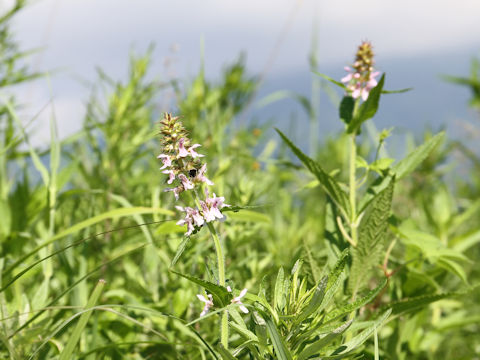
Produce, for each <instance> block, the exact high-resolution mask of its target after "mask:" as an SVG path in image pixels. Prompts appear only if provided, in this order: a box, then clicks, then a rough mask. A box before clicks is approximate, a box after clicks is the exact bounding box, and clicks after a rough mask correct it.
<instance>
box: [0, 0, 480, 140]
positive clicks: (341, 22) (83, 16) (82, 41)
mask: <svg viewBox="0 0 480 360" xmlns="http://www.w3.org/2000/svg"><path fill="white" fill-rule="evenodd" d="M11 3H13V0H2V2H1V3H0V10H2V6H3V8H4V9H5V8H6V7H8V6H9V4H11ZM478 14H480V1H478V0H461V1H458V0H457V1H450V0H437V1H433V0H424V1H421V0H416V1H412V0H404V1H402V2H398V1H387V0H365V1H353V0H350V1H341V0H336V1H326V0H325V1H323V0H303V1H293V0H291V1H287V0H262V1H259V0H256V1H252V0H243V1H226V0H223V1H222V0H215V1H213V0H205V1H186V0H176V1H163V0H156V1H154V0H150V1H147V0H135V1H133V0H130V1H127V0H37V1H34V2H33V4H32V5H31V6H29V7H28V8H27V9H25V10H24V11H23V12H22V13H21V14H19V16H18V17H17V19H16V21H15V23H14V29H15V33H16V36H17V40H18V41H19V42H20V44H21V47H22V48H23V49H28V48H32V47H43V49H44V50H43V51H42V52H40V53H38V54H37V55H35V56H34V57H33V58H32V66H33V67H34V68H35V69H37V70H46V69H61V70H60V72H58V73H57V74H56V75H54V76H53V77H52V78H51V79H50V80H43V81H39V82H37V83H36V84H35V85H31V86H30V88H29V89H28V91H27V92H26V94H27V95H28V99H27V101H28V103H29V106H30V109H31V114H34V113H35V112H36V111H38V110H39V109H40V108H41V107H42V106H43V105H44V104H45V103H46V102H48V99H49V98H50V97H51V95H53V98H54V101H55V113H56V118H57V119H58V122H59V129H60V133H61V134H62V135H65V134H68V133H70V132H72V131H74V130H75V129H78V127H79V126H80V122H81V118H82V114H83V103H84V102H85V100H86V99H87V96H88V89H87V88H86V87H84V86H83V85H81V84H80V81H79V80H80V79H82V80H86V81H93V80H94V79H95V67H96V66H99V67H102V68H104V69H105V70H106V71H107V72H108V73H109V74H110V75H112V76H113V77H115V78H121V77H123V76H124V75H125V74H126V69H127V63H128V53H129V51H130V50H131V49H132V48H133V49H136V50H137V51H139V52H142V51H144V50H145V49H146V48H147V47H148V45H149V44H151V43H154V44H155V52H154V67H153V73H155V74H157V75H159V76H161V77H162V76H165V68H164V66H163V64H164V61H165V59H166V58H172V57H173V58H174V59H175V62H174V65H173V67H171V68H170V69H169V71H174V72H175V73H176V74H177V75H178V76H180V77H182V78H186V77H189V76H193V75H194V74H195V73H196V71H197V70H198V67H199V62H200V39H201V38H203V39H204V41H205V54H206V56H205V61H206V69H207V74H209V75H210V76H212V77H215V76H216V74H217V73H218V72H219V70H220V69H221V67H222V66H223V65H224V64H226V63H228V62H231V61H232V60H234V59H235V58H236V57H237V56H238V54H239V53H240V52H241V51H244V52H245V53H246V54H247V66H248V68H249V70H250V72H251V73H252V74H256V73H263V72H265V74H266V76H267V78H271V79H274V78H276V77H278V76H282V75H284V74H288V73H294V72H296V71H306V70H307V69H308V63H307V56H308V53H309V51H310V48H311V39H312V29H313V26H312V24H313V22H314V19H315V20H316V22H317V28H316V29H317V30H316V32H315V33H316V36H317V39H318V49H319V57H320V61H321V67H322V66H328V67H332V66H338V67H339V68H341V67H343V65H344V63H348V62H350V61H351V60H352V56H353V54H354V52H355V47H356V46H357V45H358V43H359V42H360V41H361V40H363V39H368V40H370V41H372V42H373V44H374V46H375V50H376V53H377V65H378V66H379V67H380V68H381V64H382V62H383V61H387V60H388V61H392V59H394V60H396V61H402V59H404V61H409V59H412V58H415V57H418V56H422V57H428V56H429V55H430V54H431V55H432V56H433V55H435V56H442V54H445V55H451V54H455V53H457V52H459V53H462V54H467V55H470V56H474V55H478V54H479V50H480V38H479V36H478V34H480V21H478ZM172 46H173V47H174V48H176V49H177V51H176V52H175V53H174V54H173V53H172V51H171V49H172ZM466 63H468V61H466ZM467 72H468V68H466V69H465V73H467ZM434 75H435V76H436V75H437V74H432V76H434ZM412 85H413V86H414V85H415V84H412ZM307 86H308V85H307ZM48 114H49V110H48V109H47V110H44V113H43V114H42V116H40V118H39V120H38V121H37V126H35V127H36V128H37V129H38V131H37V138H38V141H40V142H41V141H42V139H44V140H45V139H46V138H48V134H47V133H46V132H44V131H42V130H41V129H43V128H44V126H43V125H42V124H43V123H44V122H45V121H47V119H48ZM25 116H26V117H28V115H27V114H26V115H25ZM24 120H25V121H27V120H28V119H27V118H25V119H24Z"/></svg>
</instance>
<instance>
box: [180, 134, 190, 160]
mask: <svg viewBox="0 0 480 360" xmlns="http://www.w3.org/2000/svg"><path fill="white" fill-rule="evenodd" d="M188 155H189V153H188V151H187V149H185V138H181V139H180V140H179V141H178V156H179V157H187V156H188Z"/></svg>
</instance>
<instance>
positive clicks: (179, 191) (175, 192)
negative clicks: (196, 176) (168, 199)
mask: <svg viewBox="0 0 480 360" xmlns="http://www.w3.org/2000/svg"><path fill="white" fill-rule="evenodd" d="M183 190H184V188H183V185H180V186H177V187H174V188H167V189H165V190H163V191H165V192H169V191H172V192H173V195H175V200H178V197H179V194H180V193H181V192H182V191H183Z"/></svg>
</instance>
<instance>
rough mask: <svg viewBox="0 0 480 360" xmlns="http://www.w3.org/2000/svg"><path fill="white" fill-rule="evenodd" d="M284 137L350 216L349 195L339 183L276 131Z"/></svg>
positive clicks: (284, 138)
mask: <svg viewBox="0 0 480 360" xmlns="http://www.w3.org/2000/svg"><path fill="white" fill-rule="evenodd" d="M275 130H276V131H277V132H278V134H279V135H280V136H281V137H282V139H283V141H285V143H286V144H287V145H288V146H289V147H290V149H291V150H292V151H293V153H294V154H295V155H296V156H297V157H298V158H299V159H300V161H301V162H302V163H303V164H304V165H305V166H306V167H307V169H308V170H310V172H311V173H312V174H313V175H315V176H316V177H317V179H318V181H320V183H321V184H322V186H323V188H324V190H325V191H326V192H327V194H328V195H329V196H330V197H331V198H332V199H333V201H334V202H335V203H336V204H337V206H339V207H340V209H341V210H343V211H344V213H346V214H349V213H350V208H349V205H348V197H347V194H346V193H345V192H344V191H343V190H342V189H341V188H340V186H339V185H338V183H337V182H336V181H335V179H334V178H332V177H331V176H330V175H328V174H327V173H326V172H325V171H324V170H323V169H322V167H321V166H320V165H319V164H318V163H317V162H316V161H314V160H313V159H311V158H310V157H308V156H307V155H305V154H304V153H303V152H302V151H301V150H300V149H299V148H298V147H296V146H295V144H294V143H292V141H291V140H290V139H289V138H287V137H286V136H285V135H284V134H283V133H282V132H281V131H280V130H278V129H275Z"/></svg>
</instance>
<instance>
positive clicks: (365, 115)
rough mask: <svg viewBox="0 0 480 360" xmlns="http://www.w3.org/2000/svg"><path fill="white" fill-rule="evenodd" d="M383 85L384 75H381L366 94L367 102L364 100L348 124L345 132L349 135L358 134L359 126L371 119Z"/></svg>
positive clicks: (375, 110) (378, 102)
mask: <svg viewBox="0 0 480 360" xmlns="http://www.w3.org/2000/svg"><path fill="white" fill-rule="evenodd" d="M384 83H385V74H383V75H382V77H381V78H380V81H379V82H378V84H377V86H375V87H374V88H373V89H372V90H371V91H370V93H369V94H368V98H367V100H365V101H364V102H363V103H362V105H360V108H359V109H358V111H357V112H356V113H355V116H354V117H353V119H352V121H351V122H350V123H349V124H348V127H347V132H348V133H349V134H356V133H358V131H359V129H360V126H361V125H362V124H363V123H364V122H365V121H367V120H368V119H371V118H372V117H373V116H374V115H375V114H376V112H377V110H378V105H379V104H380V95H381V93H382V89H383V84H384Z"/></svg>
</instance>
